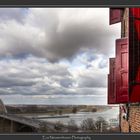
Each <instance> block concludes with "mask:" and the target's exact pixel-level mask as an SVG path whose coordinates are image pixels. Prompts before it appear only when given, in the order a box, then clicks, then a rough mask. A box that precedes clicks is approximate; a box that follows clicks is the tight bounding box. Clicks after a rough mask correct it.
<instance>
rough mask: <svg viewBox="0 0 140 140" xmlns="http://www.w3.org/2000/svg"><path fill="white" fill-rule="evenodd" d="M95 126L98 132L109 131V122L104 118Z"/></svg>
mask: <svg viewBox="0 0 140 140" xmlns="http://www.w3.org/2000/svg"><path fill="white" fill-rule="evenodd" d="M95 125H96V128H97V131H98V132H104V131H107V127H108V122H107V121H106V120H105V119H104V118H103V117H98V118H97V121H96V122H95Z"/></svg>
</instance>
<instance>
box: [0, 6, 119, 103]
mask: <svg viewBox="0 0 140 140" xmlns="http://www.w3.org/2000/svg"><path fill="white" fill-rule="evenodd" d="M108 15H109V9H108V8H1V9H0V71H1V73H0V97H1V98H2V99H3V100H4V102H6V103H20V102H19V99H20V98H22V99H23V100H25V101H26V103H30V102H32V103H34V102H36V103H46V101H47V103H48V104H49V103H50V104H57V103H58V104H61V103H62V104H67V103H69V104H70V103H73V101H75V99H76V101H77V104H78V103H79V104H80V103H81V104H86V103H89V104H92V102H93V104H94V103H95V104H100V103H101V102H102V104H106V100H107V97H106V96H107V94H106V93H107V88H106V86H107V79H106V78H107V77H106V75H107V73H108V58H109V57H112V56H113V55H114V46H115V43H114V41H115V39H116V38H119V34H120V30H119V29H120V24H116V25H113V26H109V16H108ZM58 99H59V100H58ZM60 99H61V100H60ZM68 99H69V100H68ZM86 100H87V101H86Z"/></svg>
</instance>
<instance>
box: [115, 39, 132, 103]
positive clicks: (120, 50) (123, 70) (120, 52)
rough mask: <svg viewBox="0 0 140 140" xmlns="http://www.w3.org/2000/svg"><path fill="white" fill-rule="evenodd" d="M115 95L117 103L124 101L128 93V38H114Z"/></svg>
mask: <svg viewBox="0 0 140 140" xmlns="http://www.w3.org/2000/svg"><path fill="white" fill-rule="evenodd" d="M115 73H116V96H117V102H118V103H126V102H128V100H129V95H128V39H127V38H123V39H118V40H116V71H115Z"/></svg>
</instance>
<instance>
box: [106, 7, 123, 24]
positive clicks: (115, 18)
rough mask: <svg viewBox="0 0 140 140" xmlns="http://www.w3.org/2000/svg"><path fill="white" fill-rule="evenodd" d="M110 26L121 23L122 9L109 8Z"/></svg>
mask: <svg viewBox="0 0 140 140" xmlns="http://www.w3.org/2000/svg"><path fill="white" fill-rule="evenodd" d="M109 13H110V25H111V24H115V23H118V22H121V20H122V15H123V8H120V9H119V8H110V12H109Z"/></svg>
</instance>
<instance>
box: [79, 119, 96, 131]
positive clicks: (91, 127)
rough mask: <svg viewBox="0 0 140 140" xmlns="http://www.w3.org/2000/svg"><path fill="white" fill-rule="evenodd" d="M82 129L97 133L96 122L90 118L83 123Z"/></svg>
mask: <svg viewBox="0 0 140 140" xmlns="http://www.w3.org/2000/svg"><path fill="white" fill-rule="evenodd" d="M81 129H82V130H84V131H92V132H95V131H96V126H95V121H94V120H93V119H92V118H88V119H85V120H83V121H82V123H81Z"/></svg>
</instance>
